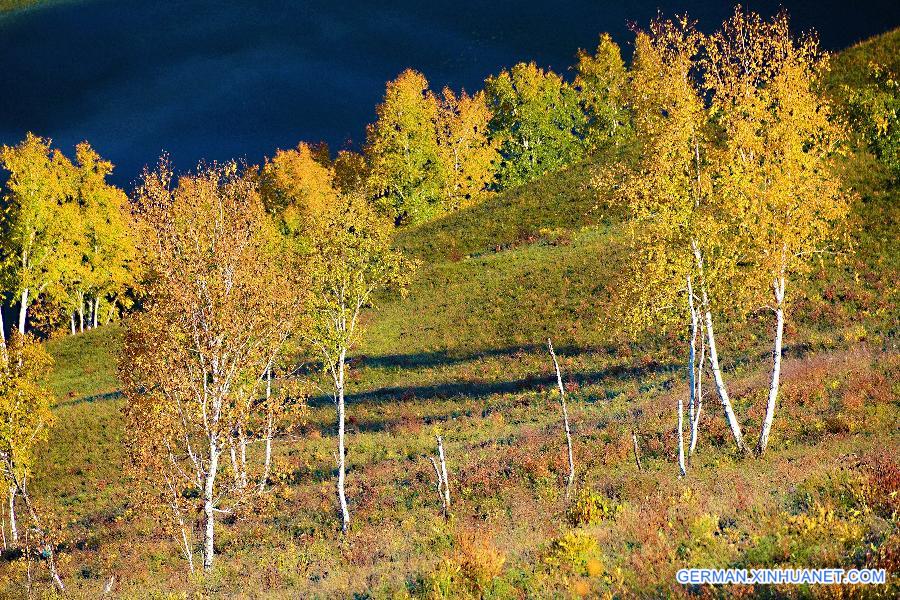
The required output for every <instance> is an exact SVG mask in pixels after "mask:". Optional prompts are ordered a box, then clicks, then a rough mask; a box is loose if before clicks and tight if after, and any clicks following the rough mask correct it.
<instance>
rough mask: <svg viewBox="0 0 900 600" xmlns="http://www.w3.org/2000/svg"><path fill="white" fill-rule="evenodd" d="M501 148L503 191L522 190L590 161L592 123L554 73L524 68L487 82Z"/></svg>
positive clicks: (493, 126)
mask: <svg viewBox="0 0 900 600" xmlns="http://www.w3.org/2000/svg"><path fill="white" fill-rule="evenodd" d="M485 95H486V98H487V102H488V108H489V109H490V111H491V113H492V114H493V117H492V119H491V135H492V137H493V138H494V139H495V140H497V142H498V143H499V144H500V162H499V165H498V168H497V182H496V183H497V185H498V187H500V188H509V187H515V186H517V185H521V184H522V183H526V182H528V181H531V180H533V179H535V178H537V177H540V176H541V175H543V174H544V173H548V172H551V171H555V170H557V169H560V168H562V167H565V166H567V165H570V164H572V163H574V162H575V161H577V160H578V159H580V158H581V157H582V156H584V152H585V141H584V134H585V127H586V126H587V118H586V117H585V114H584V112H583V111H582V109H581V106H580V105H579V103H578V95H577V93H576V92H575V90H574V88H572V86H571V85H569V84H568V83H567V82H566V81H564V80H563V78H562V77H560V76H559V75H557V74H556V73H554V72H553V71H547V70H544V69H541V68H540V67H538V66H537V65H536V64H535V63H519V64H517V65H515V66H514V67H512V69H510V70H508V71H507V70H504V71H502V72H501V73H500V74H499V75H496V76H493V77H489V78H488V79H487V80H486V81H485Z"/></svg>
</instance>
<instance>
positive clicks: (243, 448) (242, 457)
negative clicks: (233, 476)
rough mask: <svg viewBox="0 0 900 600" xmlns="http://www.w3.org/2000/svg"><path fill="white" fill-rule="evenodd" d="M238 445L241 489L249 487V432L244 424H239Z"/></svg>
mask: <svg viewBox="0 0 900 600" xmlns="http://www.w3.org/2000/svg"><path fill="white" fill-rule="evenodd" d="M238 447H239V448H240V454H239V455H238V460H239V465H240V469H241V477H240V482H239V483H240V486H241V489H244V488H246V487H247V434H246V432H245V431H244V426H243V425H240V426H238Z"/></svg>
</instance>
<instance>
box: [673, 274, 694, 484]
mask: <svg viewBox="0 0 900 600" xmlns="http://www.w3.org/2000/svg"><path fill="white" fill-rule="evenodd" d="M686 291H687V300H688V310H689V311H690V313H691V332H690V335H691V340H690V352H689V353H688V355H689V358H688V388H689V391H688V395H689V397H688V401H689V412H688V416H689V418H690V425H691V445H692V446H693V444H694V443H695V442H696V429H695V417H694V412H695V410H696V399H695V397H694V396H695V394H696V392H697V383H696V374H697V321H698V319H697V310H696V309H695V308H694V286H693V285H691V276H690V275H688V276H687V290H686ZM683 412H684V408H683V407H682V403H681V394H679V395H678V466H679V468H680V469H681V476H682V477H684V476H685V475H687V469H686V468H685V465H684V432H683V429H682V419H683V417H682V413H683Z"/></svg>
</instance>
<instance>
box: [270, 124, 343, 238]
mask: <svg viewBox="0 0 900 600" xmlns="http://www.w3.org/2000/svg"><path fill="white" fill-rule="evenodd" d="M260 193H261V195H262V199H263V203H264V204H265V206H266V209H268V210H269V212H270V213H272V214H273V215H276V216H277V218H278V220H279V222H280V224H281V227H282V229H283V230H284V231H285V232H287V233H289V234H290V235H291V236H293V237H297V236H302V235H303V234H304V230H305V228H306V227H308V225H309V223H311V222H312V220H313V219H315V218H316V217H317V215H319V214H321V213H322V212H323V211H324V210H325V209H326V208H327V207H328V206H329V205H330V204H332V203H333V202H334V201H335V199H336V197H337V192H336V191H335V182H334V172H333V170H332V169H331V168H330V167H329V166H327V165H323V164H322V161H321V160H320V159H319V157H318V156H317V153H316V148H314V147H313V146H310V145H309V144H307V143H305V142H301V143H300V144H298V145H297V148H296V149H293V150H279V151H278V152H276V153H275V157H274V158H272V159H271V160H267V161H266V164H265V165H264V166H263V168H262V171H261V176H260Z"/></svg>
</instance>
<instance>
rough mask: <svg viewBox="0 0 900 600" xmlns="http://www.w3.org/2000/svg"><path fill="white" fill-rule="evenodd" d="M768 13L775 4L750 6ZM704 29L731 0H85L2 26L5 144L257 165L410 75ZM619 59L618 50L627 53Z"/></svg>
mask: <svg viewBox="0 0 900 600" xmlns="http://www.w3.org/2000/svg"><path fill="white" fill-rule="evenodd" d="M747 4H749V5H750V6H751V7H752V8H755V9H757V10H760V11H761V12H763V13H764V14H771V13H772V12H773V11H774V10H775V9H776V8H777V6H778V4H779V3H778V2H749V3H747ZM781 4H784V5H785V6H787V8H788V9H789V11H790V13H791V15H792V17H793V21H794V24H795V26H796V27H797V28H798V29H807V28H810V27H815V28H816V29H817V30H818V31H819V33H820V35H821V39H822V42H823V45H824V46H825V47H827V48H832V49H837V48H841V47H844V46H846V45H848V44H851V43H853V42H856V41H858V40H860V39H862V38H865V37H868V36H870V35H872V34H876V33H881V32H883V31H885V30H887V29H890V28H892V27H895V26H897V25H898V24H900V2H896V1H895V2H865V1H855V2H836V1H832V0H820V1H797V2H794V1H791V0H784V1H783V2H782V3H781ZM658 7H659V8H662V9H663V11H664V12H665V13H667V14H671V13H672V11H675V10H677V11H679V12H681V11H684V10H687V11H688V12H689V13H690V14H691V16H693V17H695V18H697V19H699V20H700V25H701V27H702V28H705V29H711V28H714V27H715V26H716V25H717V24H718V23H719V22H720V21H721V20H722V19H723V18H725V17H726V16H727V15H728V13H729V12H730V10H731V8H730V4H729V3H727V2H722V1H719V2H714V1H710V2H686V1H685V2H671V1H669V0H665V1H663V0H658V1H656V2H630V3H628V2H601V1H599V0H593V1H572V2H561V1H556V2H527V1H518V2H514V1H509V0H495V1H493V2H465V1H457V2H445V1H436V0H418V1H411V0H403V1H400V2H392V3H384V4H383V5H380V6H379V5H378V3H375V2H372V3H368V2H364V1H361V0H344V1H343V2H341V1H338V0H332V1H320V0H313V1H306V2H277V1H274V0H255V1H251V0H247V1H224V0H220V1H200V0H185V1H180V2H176V1H172V2H152V1H147V0H87V1H83V2H78V1H76V2H73V3H68V4H56V5H50V6H45V7H41V8H37V9H33V10H29V11H25V12H22V13H17V14H14V15H11V16H8V17H2V18H0V77H2V81H0V143H14V142H16V141H18V140H19V139H21V138H22V137H23V136H24V134H25V132H26V131H29V130H30V131H34V132H35V133H38V134H40V135H44V136H50V137H52V138H53V139H54V141H55V142H56V144H57V145H59V146H61V147H63V148H64V149H65V150H67V151H68V150H69V149H70V148H71V146H72V145H74V144H75V143H77V142H78V141H80V140H82V139H87V140H89V141H90V142H91V143H92V144H94V146H95V147H96V148H97V149H98V151H99V152H100V153H101V154H102V155H104V156H106V157H108V158H110V159H111V160H113V162H115V163H116V164H117V165H118V167H117V172H116V176H115V179H116V181H117V182H118V183H119V184H121V185H129V184H130V183H131V182H133V181H134V180H135V179H136V177H137V175H138V173H139V171H140V169H141V168H142V166H143V165H145V164H153V163H155V161H156V158H157V157H158V156H159V153H160V151H162V150H164V149H165V150H167V151H168V152H169V153H170V154H171V156H172V158H173V160H174V161H175V163H176V165H177V166H178V167H180V168H190V167H192V166H193V165H194V164H196V162H197V161H198V160H199V159H201V158H205V159H220V160H221V159H227V158H232V157H244V158H247V159H248V160H251V161H258V160H260V159H261V158H262V157H263V156H266V155H271V154H272V153H273V151H274V149H275V148H278V147H282V148H284V147H289V146H293V145H295V144H296V143H297V142H298V141H299V140H309V141H319V140H322V141H326V142H328V143H329V144H330V145H331V146H332V148H333V149H337V148H340V147H342V146H344V145H347V144H351V145H357V146H358V144H359V143H360V142H362V141H363V138H364V135H365V125H366V124H367V123H369V122H371V121H372V120H373V119H374V108H375V105H376V103H377V102H378V101H379V100H380V97H381V94H382V93H383V90H384V83H385V81H386V80H388V79H391V78H393V77H394V76H396V75H397V73H398V72H400V71H401V70H402V69H403V68H405V67H414V68H416V69H419V70H421V71H423V72H424V73H425V75H426V76H427V77H428V78H429V80H430V81H431V83H432V87H434V88H439V87H441V86H444V85H450V86H453V87H456V88H458V87H465V88H467V89H469V90H474V89H479V88H480V87H481V82H482V81H483V79H484V78H485V76H487V75H489V74H492V73H496V72H497V71H499V70H500V69H501V68H502V67H504V66H510V65H512V64H514V63H515V62H518V61H522V60H536V61H537V62H538V63H540V64H542V65H544V66H549V67H552V68H553V69H556V70H559V71H564V70H566V69H567V68H568V67H569V65H571V64H572V62H573V56H574V54H575V51H576V49H577V48H579V47H590V48H593V46H594V45H595V44H596V39H597V35H598V33H599V32H601V31H609V32H610V33H612V35H613V37H614V38H615V39H616V40H617V41H618V42H619V43H621V44H625V45H627V44H629V43H630V41H631V39H632V35H631V34H630V33H629V32H628V28H627V26H628V23H629V22H637V23H638V24H641V25H646V23H647V22H648V21H649V19H651V18H652V17H653V16H655V15H656V12H657V8H658ZM626 52H627V49H626Z"/></svg>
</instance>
